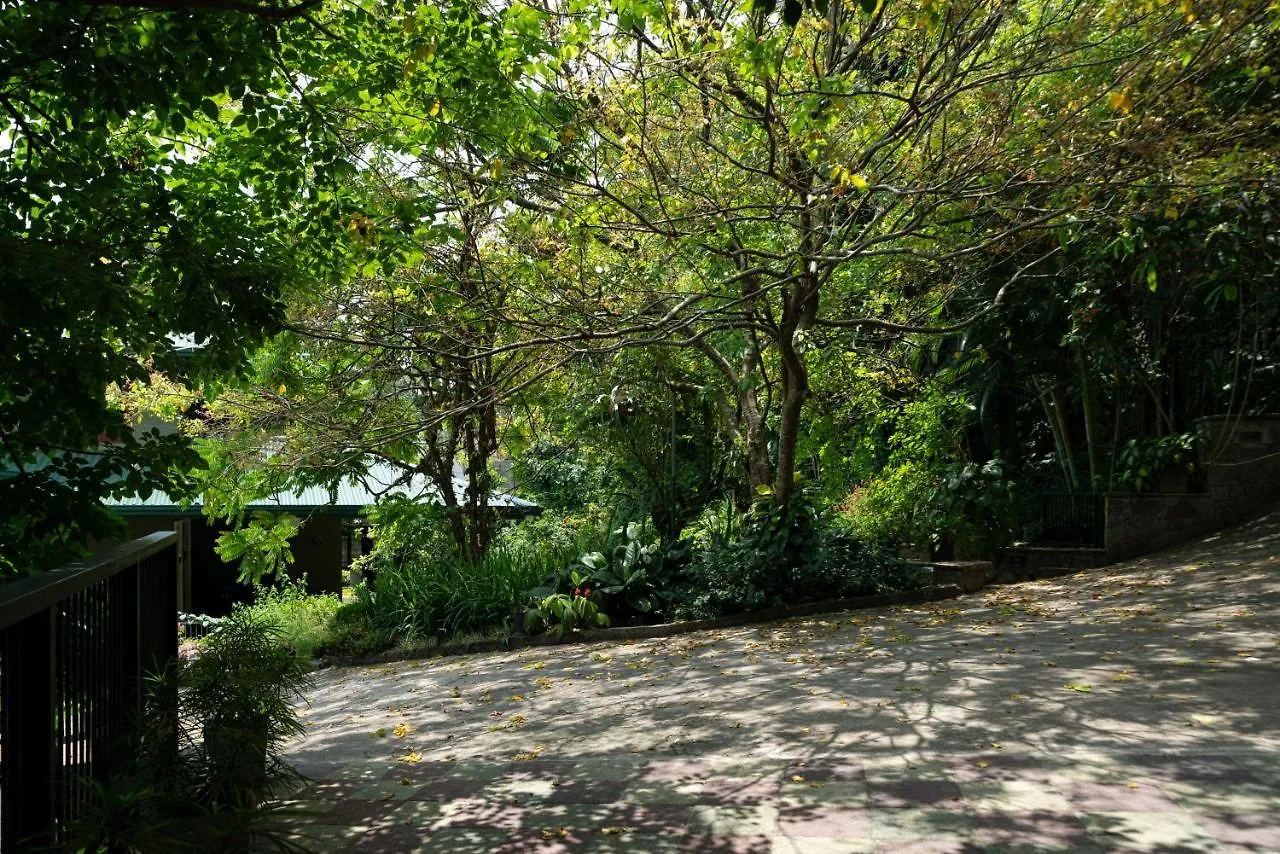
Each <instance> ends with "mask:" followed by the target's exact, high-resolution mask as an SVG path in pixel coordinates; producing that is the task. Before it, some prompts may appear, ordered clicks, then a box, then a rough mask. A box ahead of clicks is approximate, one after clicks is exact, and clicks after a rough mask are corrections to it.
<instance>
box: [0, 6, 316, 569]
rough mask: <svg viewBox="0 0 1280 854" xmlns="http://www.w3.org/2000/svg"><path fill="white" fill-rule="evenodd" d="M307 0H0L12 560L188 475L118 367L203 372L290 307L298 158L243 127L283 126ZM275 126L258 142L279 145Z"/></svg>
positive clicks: (199, 378) (133, 372) (193, 376)
mask: <svg viewBox="0 0 1280 854" xmlns="http://www.w3.org/2000/svg"><path fill="white" fill-rule="evenodd" d="M308 5H310V4H308ZM159 9H164V10H165V11H157V10H159ZM221 10H231V11H221ZM302 11H303V10H301V9H296V8H295V9H292V10H288V9H285V7H274V6H269V5H266V4H264V5H262V6H258V7H250V6H249V5H248V4H244V5H240V4H234V3H229V4H218V3H177V2H175V3H171V4H164V3H155V4H150V3H136V4H135V3H127V2H118V3H110V4H107V3H88V2H86V3H7V4H5V6H4V9H3V12H2V16H0V55H3V57H4V58H3V60H0V111H2V113H3V115H4V116H5V118H6V120H7V123H6V125H5V126H4V128H3V131H2V132H0V263H3V264H4V266H5V269H6V270H7V272H8V274H7V279H6V287H5V289H4V292H3V294H2V295H0V327H2V334H0V341H2V342H3V343H2V344H0V348H2V349H0V356H2V357H3V368H0V437H2V438H3V451H2V453H3V458H4V468H5V469H6V473H5V477H4V479H3V481H0V515H2V516H3V517H4V520H5V522H4V524H3V528H2V530H0V572H5V573H13V572H22V571H29V570H33V569H40V568H44V567H47V566H49V565H52V564H54V563H57V562H59V561H61V560H64V559H66V558H68V557H70V556H73V555H75V554H77V553H78V552H79V551H80V549H81V548H82V546H83V544H84V542H85V541H86V540H87V539H88V538H89V537H103V536H105V535H107V534H109V533H111V532H113V531H114V525H113V523H112V520H111V517H110V516H109V515H108V514H107V512H106V511H105V510H104V509H103V508H102V507H101V506H100V504H99V499H100V498H102V497H104V496H110V495H117V496H118V495H129V494H136V493H142V494H145V493H148V492H149V491H151V490H152V489H153V488H163V489H166V490H168V491H170V492H172V493H174V494H175V495H180V494H182V493H183V491H184V489H185V488H188V487H189V479H188V477H187V472H188V470H189V469H190V468H191V467H192V466H193V465H196V464H198V462H199V460H198V458H197V457H196V456H195V455H194V454H193V452H192V451H191V449H190V447H189V445H188V444H187V443H186V441H185V440H184V439H182V438H181V437H179V436H173V435H167V436H166V435H160V434H159V433H157V432H154V431H151V430H136V429H134V425H128V424H125V420H124V417H123V414H122V412H121V411H120V410H119V409H118V408H116V407H114V406H113V405H111V404H110V403H109V402H108V400H107V397H106V393H107V388H108V386H109V385H111V384H117V385H124V386H128V385H130V384H135V385H137V384H145V383H147V382H148V381H149V377H150V376H151V375H152V370H151V369H155V370H159V371H162V372H163V373H165V374H168V375H170V376H172V377H175V378H182V379H184V380H186V381H187V382H190V383H192V384H195V385H202V384H204V383H207V382H210V381H213V380H214V379H215V378H219V377H223V376H225V375H227V374H228V373H234V372H235V371H236V370H237V368H238V367H239V366H240V365H242V363H243V361H244V359H245V356H246V354H247V353H248V352H249V351H250V350H251V349H253V348H254V347H256V346H257V345H258V344H259V343H260V342H261V341H262V340H263V338H264V336H266V335H267V334H269V333H270V332H271V331H272V330H273V329H275V328H278V325H279V323H280V321H281V319H282V315H281V302H280V294H281V292H282V290H283V289H284V288H285V287H286V285H287V283H288V282H289V280H290V278H291V277H292V275H293V272H294V270H295V269H296V268H297V266H298V260H297V258H298V255H299V252H300V247H299V246H298V241H294V240H285V239H283V237H282V235H283V234H284V233H286V230H285V229H283V228H282V220H283V218H284V217H283V216H282V211H287V210H288V208H289V206H288V205H287V204H284V205H281V204H280V199H281V191H282V190H283V191H284V193H285V194H286V195H287V194H288V189H287V188H288V187H289V184H290V180H291V178H296V176H297V173H298V170H297V169H296V168H295V169H287V170H283V171H281V172H280V173H278V174H270V175H268V174H266V172H265V171H264V169H263V167H264V164H263V163H262V162H261V161H260V162H259V163H258V164H255V165H254V166H253V167H251V166H250V165H249V164H246V163H244V162H243V161H240V160H238V159H237V152H236V145H237V137H241V138H242V137H243V136H244V135H245V134H246V133H247V132H248V130H249V129H254V128H256V129H258V130H260V131H266V130H267V129H268V127H269V126H275V122H276V113H275V112H274V105H272V104H270V103H268V100H269V98H270V96H271V95H272V94H273V93H276V92H278V91H279V90H280V88H281V86H282V79H281V77H280V76H279V74H278V69H277V67H276V65H275V59H276V58H275V55H274V48H275V47H276V46H277V45H278V44H279V39H280V38H281V36H282V29H284V28H289V27H299V26H307V24H306V23H305V22H304V21H301V20H294V21H293V22H292V23H289V22H286V19H300V17H301V16H302ZM246 13H248V14H246ZM246 122H247V123H248V128H246V127H245V123H246ZM266 135H267V136H269V137H271V139H270V143H269V144H268V143H260V146H259V147H260V149H262V150H266V149H269V148H270V147H272V146H273V145H274V146H275V147H276V148H277V153H279V151H280V150H281V149H283V148H285V147H286V146H284V145H283V143H284V138H283V137H284V136H285V133H284V132H283V131H282V130H276V131H272V132H269V133H267V134H266ZM292 147H295V148H296V146H292ZM294 160H295V161H296V158H294ZM246 186H252V187H253V188H254V190H255V191H256V192H253V193H247V192H245V187H246Z"/></svg>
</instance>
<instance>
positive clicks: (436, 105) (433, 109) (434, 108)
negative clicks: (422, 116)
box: [428, 101, 440, 118]
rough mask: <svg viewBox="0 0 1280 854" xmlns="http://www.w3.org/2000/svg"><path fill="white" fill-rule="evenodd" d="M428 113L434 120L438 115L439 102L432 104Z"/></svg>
mask: <svg viewBox="0 0 1280 854" xmlns="http://www.w3.org/2000/svg"><path fill="white" fill-rule="evenodd" d="M428 112H429V113H430V114H431V117H432V118H435V117H436V116H438V115H440V102H439V101H436V102H435V103H434V104H432V105H431V109H430V110H429V111H428Z"/></svg>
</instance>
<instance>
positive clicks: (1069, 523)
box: [1038, 493, 1107, 549]
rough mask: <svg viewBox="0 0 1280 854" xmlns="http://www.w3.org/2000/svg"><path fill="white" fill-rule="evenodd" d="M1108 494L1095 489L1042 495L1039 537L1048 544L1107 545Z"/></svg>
mask: <svg viewBox="0 0 1280 854" xmlns="http://www.w3.org/2000/svg"><path fill="white" fill-rule="evenodd" d="M1106 502H1107V498H1106V496H1105V495H1100V494H1093V493H1077V494H1070V495H1068V494H1063V495H1041V496H1040V538H1039V540H1038V543H1039V544H1041V545H1047V546H1077V547H1081V548H1095V549H1100V548H1103V547H1104V546H1105V545H1106V527H1107V503H1106Z"/></svg>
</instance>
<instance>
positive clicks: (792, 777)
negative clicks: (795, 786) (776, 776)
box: [791, 774, 804, 783]
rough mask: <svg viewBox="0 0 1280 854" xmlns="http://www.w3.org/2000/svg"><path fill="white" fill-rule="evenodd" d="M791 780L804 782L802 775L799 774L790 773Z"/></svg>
mask: <svg viewBox="0 0 1280 854" xmlns="http://www.w3.org/2000/svg"><path fill="white" fill-rule="evenodd" d="M791 782H793V783H803V782H804V777H802V776H800V775H799V774H792V775H791Z"/></svg>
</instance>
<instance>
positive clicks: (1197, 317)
mask: <svg viewBox="0 0 1280 854" xmlns="http://www.w3.org/2000/svg"><path fill="white" fill-rule="evenodd" d="M1277 26H1278V19H1277V16H1276V13H1275V11H1274V9H1273V8H1272V7H1270V6H1269V5H1268V4H1267V3H1262V2H1255V3H1243V4H1240V3H1232V4H1228V3H1219V2H1180V3H1128V2H1119V0H1036V2H1028V3H1008V2H994V0H883V2H860V3H848V2H845V0H825V2H824V0H815V2H812V3H810V4H801V3H799V2H793V0H785V2H784V3H782V4H777V3H774V2H768V0H764V2H759V1H758V0H757V1H756V2H751V3H746V4H744V3H740V2H718V0H701V2H688V3H675V2H661V0H614V2H611V3H607V4H606V3H592V2H586V0H568V2H556V3H551V2H545V3H543V2H535V3H517V4H497V5H490V4H483V3H476V2H471V1H470V0H449V2H445V3H425V2H398V3H385V4H384V3H372V2H368V3H366V2H359V0H315V2H310V0H303V2H300V3H296V4H285V3H281V4H270V3H242V2H238V0H191V2H185V0H153V2H136V3H135V2H124V0H120V2H114V0H113V2H84V3H79V4H39V3H27V2H17V3H6V4H4V6H3V19H0V45H3V46H4V47H5V50H4V52H3V53H4V55H5V56H6V59H5V60H3V62H2V63H0V69H3V72H2V73H0V107H2V108H3V110H4V113H5V114H6V115H7V130H6V131H5V135H4V137H3V150H2V151H0V168H2V169H3V170H4V177H5V180H4V181H3V183H2V184H0V186H2V187H3V189H2V190H0V194H2V195H0V199H2V200H3V203H2V204H0V210H2V211H3V216H4V226H3V229H2V230H0V253H2V254H3V260H4V261H6V262H7V264H8V266H9V267H10V268H11V270H12V272H11V276H10V281H11V286H10V287H9V288H8V289H6V291H5V294H4V296H3V297H2V298H0V323H3V325H4V328H5V336H4V345H3V346H4V347H5V348H6V350H5V353H4V355H5V356H7V358H6V360H5V367H4V369H3V370H4V379H3V383H0V389H2V391H0V430H3V435H4V438H5V451H4V453H5V455H6V458H7V464H8V467H9V469H11V470H12V471H11V473H10V474H9V475H8V476H7V477H6V478H5V480H3V481H0V506H2V507H3V509H4V510H5V517H6V527H5V529H4V530H5V533H4V535H3V537H4V541H3V552H4V554H5V560H6V562H7V563H6V565H7V566H9V567H11V568H13V569H20V568H30V567H34V566H38V565H48V564H49V563H50V562H51V561H54V560H56V559H59V558H60V557H62V556H64V555H65V554H66V552H67V549H69V548H72V547H74V546H76V545H77V544H79V543H81V542H82V541H83V540H84V538H85V536H86V535H91V536H101V535H104V534H105V533H106V532H107V529H108V525H109V517H108V515H107V514H106V513H105V511H102V510H101V508H100V506H99V504H98V502H99V499H100V498H101V497H103V496H107V495H122V494H131V493H136V492H145V491H147V490H149V489H152V488H163V489H165V490H167V491H169V492H170V493H171V494H174V495H182V494H184V491H186V490H190V489H191V488H193V484H192V481H191V478H190V475H191V474H192V472H193V471H196V470H198V469H199V468H200V465H201V462H200V460H199V459H198V458H197V457H196V456H195V455H194V453H193V450H192V445H191V442H190V441H189V438H187V437H184V436H181V435H179V436H174V435H160V434H156V433H149V432H147V431H145V430H139V429H134V425H136V423H137V416H138V414H139V411H138V410H139V408H140V406H141V405H140V403H139V401H142V400H144V399H145V398H146V390H147V389H148V388H153V387H155V386H156V385H157V384H158V383H161V382H177V383H179V384H181V385H182V386H183V387H184V388H185V391H184V392H183V394H184V395H189V396H187V397H184V398H183V400H184V401H186V403H188V404H190V407H189V408H190V411H189V412H188V413H187V415H188V416H192V417H188V418H187V419H186V422H187V424H188V425H189V426H190V428H191V429H190V432H192V433H198V434H202V435H203V436H205V437H207V438H210V439H213V440H214V441H212V442H210V443H208V444H206V446H205V450H206V453H205V455H204V459H205V460H207V461H212V462H213V465H212V467H211V469H210V473H209V474H208V475H206V476H205V477H204V486H205V488H213V489H217V488H219V487H218V486H217V483H218V482H219V479H222V482H223V486H224V487H225V486H226V485H227V484H232V483H234V484H239V491H240V492H241V493H242V494H241V495H240V499H241V501H242V502H243V501H244V500H248V498H250V497H252V496H251V495H250V493H262V492H264V491H270V490H271V489H274V488H278V487H279V486H280V485H282V484H283V483H286V482H295V483H296V482H299V481H301V480H307V481H309V482H326V481H329V482H332V481H333V480H335V479H336V478H339V477H342V476H344V475H347V474H350V473H352V472H355V471H358V470H360V469H361V468H362V467H363V466H365V465H367V464H368V463H369V461H370V460H382V461H386V462H391V463H393V464H395V465H397V466H399V467H400V468H401V470H402V471H403V472H404V474H405V476H406V477H409V476H411V475H414V474H425V475H427V476H428V477H430V478H431V479H432V480H433V481H434V482H435V483H437V484H438V486H439V488H440V489H441V490H442V495H444V496H445V503H446V505H447V506H448V507H449V508H450V516H449V518H450V519H451V521H452V525H453V534H454V541H455V545H456V547H457V548H458V549H459V550H461V551H462V552H464V553H468V554H473V555H479V554H482V553H483V552H484V551H485V549H486V548H487V546H488V543H489V542H490V540H491V539H492V536H493V526H494V523H495V520H494V519H493V518H492V514H491V513H490V511H489V510H488V508H487V505H486V501H485V497H486V496H487V495H488V493H489V491H490V490H491V489H493V488H494V486H495V483H496V480H495V473H494V470H493V462H494V459H495V457H497V456H505V457H509V458H513V459H515V460H516V463H517V467H520V466H525V465H526V463H529V464H530V465H532V461H534V460H535V458H537V459H542V460H543V461H544V462H546V461H548V460H551V461H554V460H563V459H568V458H574V459H577V460H578V461H579V462H580V464H581V465H582V466H583V467H584V468H583V471H586V470H592V471H597V472H598V471H600V470H601V468H602V467H603V468H604V469H608V470H610V471H611V472H612V474H610V475H608V476H605V477H603V479H597V480H596V486H595V487H593V488H600V489H605V488H606V486H605V485H606V483H607V484H609V485H608V487H607V490H606V491H608V490H611V491H612V494H616V493H618V492H619V491H621V492H626V493H628V494H629V495H630V496H631V498H632V499H634V500H636V501H637V502H638V503H639V504H640V505H642V506H643V507H645V508H646V511H645V512H649V513H651V514H652V515H653V517H654V520H655V522H657V523H658V528H659V529H661V530H663V531H664V532H666V534H664V535H669V536H671V537H676V536H678V535H679V532H680V531H681V529H682V528H683V526H684V525H685V524H686V523H687V522H689V521H690V520H691V519H692V518H694V517H695V516H696V515H697V514H698V513H699V512H700V511H701V510H702V509H703V508H705V507H706V506H708V504H709V502H711V501H713V500H714V499H715V498H716V497H718V496H730V497H731V499H732V500H734V501H737V502H738V503H740V504H741V503H749V502H750V501H752V500H762V501H766V502H772V503H775V504H777V505H779V506H781V505H785V504H787V503H788V502H789V501H790V500H791V499H792V497H793V496H794V495H795V494H796V493H797V492H799V491H802V490H803V489H806V488H809V487H810V486H812V487H813V488H815V489H817V490H819V491H820V492H822V493H823V495H825V496H826V498H827V499H829V501H830V502H831V503H832V504H835V505H839V506H843V507H847V508H860V512H862V513H863V516H864V517H865V519H866V520H871V521H869V522H868V523H867V524H868V527H867V529H866V530H867V531H868V532H870V533H875V534H876V535H877V536H881V535H883V536H886V537H890V538H894V539H897V540H900V541H911V542H916V543H921V542H932V543H933V544H935V545H936V544H937V543H939V542H940V541H942V540H954V539H955V538H956V537H957V536H958V535H959V532H960V531H961V529H964V528H965V525H966V524H970V525H971V524H972V523H973V520H974V519H980V520H981V524H980V525H979V527H983V528H984V529H986V530H988V531H991V530H995V531H1003V532H1004V533H1003V534H999V535H998V536H1009V537H1011V536H1013V535H1014V533H1013V528H1014V527H1016V525H1015V524H1014V522H1012V521H1010V519H1009V518H1008V513H1007V512H1005V511H1003V510H1002V511H999V513H997V511H996V510H995V509H992V508H998V507H999V506H1000V502H1001V501H1007V500H1009V496H1010V495H1012V494H1013V493H1012V492H1011V490H1014V489H1015V487H1017V488H1026V489H1041V490H1044V489H1064V490H1076V491H1082V490H1093V489H1104V488H1116V487H1119V486H1123V487H1124V488H1143V486H1144V484H1143V478H1144V477H1145V478H1146V479H1147V481H1148V482H1149V481H1150V479H1151V478H1152V477H1153V475H1152V474H1151V472H1152V470H1153V467H1154V468H1159V467H1161V466H1163V465H1166V463H1167V461H1166V460H1164V458H1163V457H1162V456H1161V455H1165V456H1169V455H1170V454H1172V453H1173V450H1171V449H1174V447H1175V446H1180V445H1179V443H1180V442H1181V443H1182V444H1185V443H1186V442H1188V441H1191V440H1190V439H1177V438H1176V437H1178V436H1184V435H1186V434H1187V432H1188V431H1189V430H1190V426H1191V421H1192V420H1193V419H1194V418H1195V417H1197V416H1200V415H1206V414H1221V413H1232V412H1235V413H1239V412H1246V411H1261V410H1265V409H1266V408H1268V407H1274V405H1275V400H1276V396H1277V394H1280V390H1278V389H1277V387H1276V382H1277V379H1276V372H1275V370H1274V366H1275V364H1276V347H1277V343H1278V342H1277V341H1276V340H1275V330H1276V329H1277V328H1280V323H1277V322H1276V321H1277V320H1278V319H1280V318H1278V317H1277V312H1278V311H1280V306H1278V305H1277V302H1276V298H1275V295H1274V293H1273V291H1274V289H1273V288H1270V287H1269V286H1268V283H1269V282H1270V281H1271V279H1272V278H1273V277H1274V274H1275V260H1276V246H1275V238H1274V228H1273V227H1272V225H1271V221H1272V217H1273V216H1274V208H1275V187H1274V184H1275V174H1274V165H1273V164H1274V157H1273V154H1274V150H1275V109H1274V104H1275V98H1276V71H1275V59H1276V38H1275V36H1276V28H1277ZM1223 342H1226V343H1223ZM108 387H114V388H115V389H116V391H115V392H113V393H112V394H110V395H108V393H107V389H108ZM185 405H186V404H184V406H185ZM130 419H132V421H131V420H130ZM1162 443H1163V444H1162ZM710 449H720V450H719V451H718V452H715V453H714V454H712V455H711V456H709V455H708V452H709V450H710ZM1170 458H1172V457H1170ZM455 462H460V463H461V464H462V465H463V467H464V470H465V471H466V474H467V481H468V483H467V487H466V490H465V493H464V494H462V495H455V494H454V491H453V488H452V473H453V466H454V463H455ZM1142 471H1147V474H1146V475H1145V476H1144V475H1142V474H1140V472H1142ZM246 472H256V473H257V474H256V475H255V476H253V477H250V478H248V479H246V478H245V473H246ZM526 472H527V474H528V475H529V480H530V481H531V482H537V481H538V475H537V472H536V471H535V470H534V469H533V468H527V467H526ZM236 491H237V490H236V489H234V488H233V489H232V490H231V492H233V493H234V492H236ZM601 494H602V495H603V494H604V493H601ZM978 507H981V508H985V509H981V510H978V509H975V508H978ZM992 514H996V515H999V516H1000V521H998V522H997V521H993V519H994V516H993V515H992ZM965 520H968V522H966V521H965ZM993 536H996V535H993ZM998 536H997V538H998ZM988 545H990V543H988Z"/></svg>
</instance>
